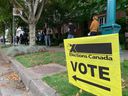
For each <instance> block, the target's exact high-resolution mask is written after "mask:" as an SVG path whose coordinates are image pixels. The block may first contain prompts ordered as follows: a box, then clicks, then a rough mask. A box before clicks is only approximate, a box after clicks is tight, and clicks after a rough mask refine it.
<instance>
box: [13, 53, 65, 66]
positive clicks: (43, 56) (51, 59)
mask: <svg viewBox="0 0 128 96" xmlns="http://www.w3.org/2000/svg"><path fill="white" fill-rule="evenodd" d="M16 60H17V61H19V62H20V63H22V64H23V65H24V66H25V67H27V68H28V67H32V66H36V65H43V64H49V63H57V64H61V65H64V66H65V65H66V62H65V53H64V52H38V53H32V54H26V55H21V56H16Z"/></svg>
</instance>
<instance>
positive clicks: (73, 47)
mask: <svg viewBox="0 0 128 96" xmlns="http://www.w3.org/2000/svg"><path fill="white" fill-rule="evenodd" d="M71 47H72V48H71V50H70V52H76V50H75V44H73V45H71Z"/></svg>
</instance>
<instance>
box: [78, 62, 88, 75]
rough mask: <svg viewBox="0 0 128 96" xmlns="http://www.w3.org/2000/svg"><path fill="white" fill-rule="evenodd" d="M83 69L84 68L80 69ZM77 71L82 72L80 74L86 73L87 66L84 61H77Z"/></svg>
mask: <svg viewBox="0 0 128 96" xmlns="http://www.w3.org/2000/svg"><path fill="white" fill-rule="evenodd" d="M82 69H84V70H82ZM79 71H80V72H81V73H82V74H86V73H87V67H86V65H85V64H84V63H79Z"/></svg>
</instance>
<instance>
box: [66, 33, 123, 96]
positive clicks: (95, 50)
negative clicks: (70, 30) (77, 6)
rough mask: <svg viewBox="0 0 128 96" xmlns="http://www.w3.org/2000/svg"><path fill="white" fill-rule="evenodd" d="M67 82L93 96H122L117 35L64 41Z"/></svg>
mask: <svg viewBox="0 0 128 96" xmlns="http://www.w3.org/2000/svg"><path fill="white" fill-rule="evenodd" d="M64 45H65V54H66V61H67V69H68V77H69V82H70V83H72V84H73V85H75V86H77V87H79V88H81V89H83V90H85V91H87V92H90V93H92V94H94V95H96V96H122V89H121V68H120V52H119V38H118V34H112V35H102V36H92V37H84V38H75V39H66V40H64Z"/></svg>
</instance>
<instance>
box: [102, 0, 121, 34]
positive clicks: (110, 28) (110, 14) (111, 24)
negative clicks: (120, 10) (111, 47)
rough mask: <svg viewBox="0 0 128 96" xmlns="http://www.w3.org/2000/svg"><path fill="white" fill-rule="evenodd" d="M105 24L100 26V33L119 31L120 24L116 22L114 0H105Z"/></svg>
mask: <svg viewBox="0 0 128 96" xmlns="http://www.w3.org/2000/svg"><path fill="white" fill-rule="evenodd" d="M106 21H107V22H106V24H104V25H102V26H101V33H102V34H103V35H104V34H113V33H119V31H120V29H121V26H120V25H118V24H116V23H115V22H116V0H107V20H106Z"/></svg>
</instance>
